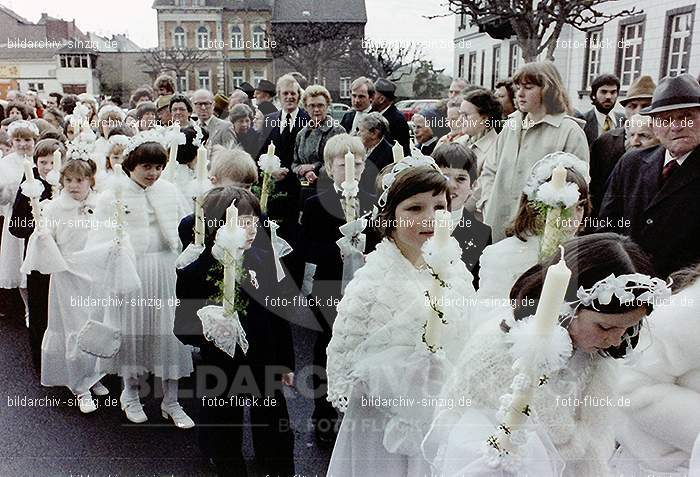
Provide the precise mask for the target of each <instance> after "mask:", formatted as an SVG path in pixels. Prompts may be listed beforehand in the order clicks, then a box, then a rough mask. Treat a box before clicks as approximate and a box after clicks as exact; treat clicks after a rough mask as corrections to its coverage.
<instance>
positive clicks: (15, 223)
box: [8, 167, 51, 253]
mask: <svg viewBox="0 0 700 477" xmlns="http://www.w3.org/2000/svg"><path fill="white" fill-rule="evenodd" d="M32 172H33V173H34V178H35V179H37V180H39V181H40V182H41V185H43V186H44V191H43V192H42V193H41V197H39V201H42V200H45V199H50V198H51V184H49V183H48V182H46V181H45V180H44V179H42V178H41V176H39V171H37V169H36V167H34V169H32ZM8 230H9V231H10V233H11V234H12V235H14V236H15V237H17V238H21V239H24V246H25V250H24V252H25V253H26V252H27V244H28V243H29V237H30V236H31V235H32V233H33V232H34V216H33V215H32V206H31V203H30V201H29V198H28V197H27V196H25V195H24V194H22V191H21V190H18V191H17V195H16V196H15V202H14V204H13V206H12V219H11V220H10V225H9V227H8Z"/></svg>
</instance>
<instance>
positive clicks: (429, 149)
mask: <svg viewBox="0 0 700 477" xmlns="http://www.w3.org/2000/svg"><path fill="white" fill-rule="evenodd" d="M433 139H434V141H433V142H431V143H430V144H428V143H424V144H416V149H418V150H419V151H420V152H421V153H422V154H423V155H425V156H429V155H431V154H432V153H433V151H434V150H435V146H437V143H438V138H437V137H433Z"/></svg>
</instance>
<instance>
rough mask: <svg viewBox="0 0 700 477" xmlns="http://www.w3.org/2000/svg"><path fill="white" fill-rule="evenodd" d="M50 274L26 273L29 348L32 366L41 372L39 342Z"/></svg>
mask: <svg viewBox="0 0 700 477" xmlns="http://www.w3.org/2000/svg"><path fill="white" fill-rule="evenodd" d="M50 279H51V275H44V274H42V273H39V272H37V271H34V272H32V273H30V274H29V275H27V298H28V300H27V301H28V302H29V303H28V307H29V348H30V350H31V353H32V362H33V364H34V368H35V369H36V370H37V371H38V372H41V342H42V340H43V339H44V332H45V331H46V327H47V325H48V318H49V282H50Z"/></svg>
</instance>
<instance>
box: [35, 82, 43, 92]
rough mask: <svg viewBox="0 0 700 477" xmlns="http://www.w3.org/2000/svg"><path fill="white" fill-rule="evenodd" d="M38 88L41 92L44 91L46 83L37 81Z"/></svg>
mask: <svg viewBox="0 0 700 477" xmlns="http://www.w3.org/2000/svg"><path fill="white" fill-rule="evenodd" d="M36 90H37V91H39V92H41V91H44V83H37V84H36Z"/></svg>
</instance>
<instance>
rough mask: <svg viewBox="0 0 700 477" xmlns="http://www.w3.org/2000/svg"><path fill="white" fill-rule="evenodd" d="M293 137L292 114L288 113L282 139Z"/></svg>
mask: <svg viewBox="0 0 700 477" xmlns="http://www.w3.org/2000/svg"><path fill="white" fill-rule="evenodd" d="M291 135H292V114H291V113H287V116H286V117H285V120H284V129H283V130H282V137H289V136H291Z"/></svg>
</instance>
